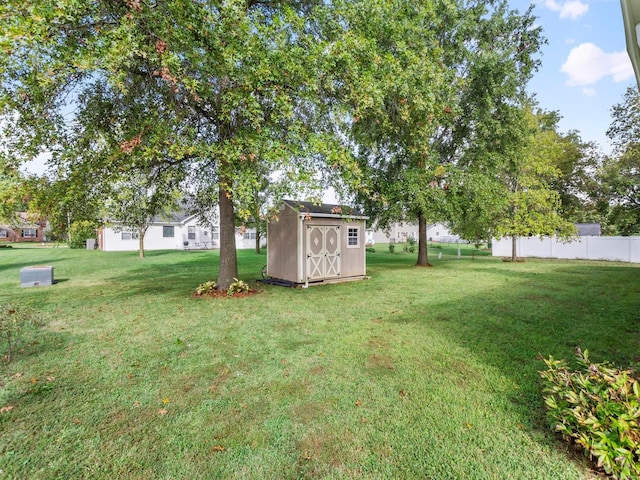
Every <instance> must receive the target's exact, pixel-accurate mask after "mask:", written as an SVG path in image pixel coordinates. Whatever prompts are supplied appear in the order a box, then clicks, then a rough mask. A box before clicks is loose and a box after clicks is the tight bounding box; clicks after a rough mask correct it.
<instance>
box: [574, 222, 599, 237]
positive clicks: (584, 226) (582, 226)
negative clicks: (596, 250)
mask: <svg viewBox="0 0 640 480" xmlns="http://www.w3.org/2000/svg"><path fill="white" fill-rule="evenodd" d="M576 228H577V229H578V235H579V236H580V237H599V236H600V235H602V229H601V228H600V224H599V223H576Z"/></svg>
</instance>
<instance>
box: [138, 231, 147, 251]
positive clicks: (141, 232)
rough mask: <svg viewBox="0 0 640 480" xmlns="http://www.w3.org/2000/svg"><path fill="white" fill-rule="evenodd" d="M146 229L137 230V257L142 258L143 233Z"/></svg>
mask: <svg viewBox="0 0 640 480" xmlns="http://www.w3.org/2000/svg"><path fill="white" fill-rule="evenodd" d="M145 232H146V229H143V228H139V229H138V256H139V257H140V258H144V233H145Z"/></svg>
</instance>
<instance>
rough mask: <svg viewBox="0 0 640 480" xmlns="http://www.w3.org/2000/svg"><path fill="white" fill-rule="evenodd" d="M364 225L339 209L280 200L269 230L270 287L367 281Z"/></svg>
mask: <svg viewBox="0 0 640 480" xmlns="http://www.w3.org/2000/svg"><path fill="white" fill-rule="evenodd" d="M366 220H367V217H366V216H364V215H362V214H361V213H359V212H356V211H354V210H353V209H352V208H350V207H346V206H342V205H329V204H321V205H316V204H314V203H311V202H298V201H293V200H284V201H283V203H282V204H281V206H280V210H279V212H278V218H277V220H273V221H271V222H270V223H269V225H268V227H267V243H268V245H269V247H268V248H267V272H266V273H267V276H268V277H270V279H269V280H268V281H270V282H273V283H279V284H285V285H291V286H294V285H297V286H302V285H304V286H308V285H312V284H321V283H335V282H345V281H351V280H361V279H363V278H366V273H367V262H366V248H365V230H366Z"/></svg>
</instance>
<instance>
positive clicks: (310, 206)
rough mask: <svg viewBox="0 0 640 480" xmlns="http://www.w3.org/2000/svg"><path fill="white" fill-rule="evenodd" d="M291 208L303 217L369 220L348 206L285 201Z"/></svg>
mask: <svg viewBox="0 0 640 480" xmlns="http://www.w3.org/2000/svg"><path fill="white" fill-rule="evenodd" d="M283 202H284V203H285V204H286V205H288V206H289V207H290V208H292V209H293V210H295V211H296V212H298V213H299V214H300V215H301V216H302V215H309V216H312V217H328V218H358V219H367V218H369V217H367V216H366V215H364V214H363V213H362V212H359V211H357V210H356V209H354V208H353V207H349V206H348V205H335V204H331V203H320V204H317V203H314V202H300V201H297V200H283Z"/></svg>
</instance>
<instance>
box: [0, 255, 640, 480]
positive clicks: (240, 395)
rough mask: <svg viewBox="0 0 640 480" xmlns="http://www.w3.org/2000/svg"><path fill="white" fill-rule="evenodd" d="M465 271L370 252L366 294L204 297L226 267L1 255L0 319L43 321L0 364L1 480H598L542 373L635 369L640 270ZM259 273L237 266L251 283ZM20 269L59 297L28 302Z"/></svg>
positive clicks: (358, 290)
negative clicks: (557, 419)
mask: <svg viewBox="0 0 640 480" xmlns="http://www.w3.org/2000/svg"><path fill="white" fill-rule="evenodd" d="M439 251H442V252H443V255H442V258H441V259H438V252H439ZM471 251H472V250H471V249H469V247H463V257H462V258H461V259H457V255H456V254H457V250H456V247H455V245H454V246H443V247H442V249H441V250H437V249H430V252H429V254H430V261H431V263H432V264H433V265H434V267H433V268H428V269H418V268H416V267H414V266H413V264H414V263H415V254H413V255H412V254H408V253H404V252H402V251H398V249H396V252H395V253H394V254H391V253H389V252H388V250H387V248H386V246H383V245H376V251H375V253H369V254H368V274H369V275H370V277H371V278H370V279H369V280H366V281H362V282H354V283H346V284H342V285H337V284H336V285H326V286H319V287H313V288H310V289H307V290H304V289H288V288H283V287H275V286H260V287H259V289H260V292H259V293H258V294H257V295H255V296H253V297H249V298H240V299H231V298H216V299H214V298H208V299H207V298H205V299H203V298H192V297H191V293H192V292H193V290H194V289H195V287H196V286H197V285H198V284H199V283H201V282H204V281H206V280H210V279H214V275H215V272H216V269H217V262H218V253H217V252H214V251H191V252H167V251H160V252H148V253H147V258H145V259H138V258H137V253H136V252H131V253H119V252H118V253H116V252H109V253H108V252H99V251H87V250H70V249H66V248H37V247H29V246H19V245H16V246H15V247H14V248H13V249H0V305H2V304H7V303H9V302H13V303H14V304H16V305H18V306H19V307H20V308H32V309H35V310H37V311H38V312H40V315H42V318H43V320H44V326H43V327H41V328H40V329H38V330H33V331H27V332H25V335H24V341H23V343H22V348H21V350H20V351H19V352H18V353H17V354H16V356H15V358H14V360H13V361H12V362H11V363H7V362H3V363H2V366H0V374H1V375H0V409H1V410H0V412H2V413H0V478H11V479H71V478H87V479H115V478H117V479H169V478H171V479H178V478H185V479H215V478H237V479H246V478H255V479H298V478H330V479H342V478H371V479H391V478H403V479H410V478H420V479H425V478H426V479H527V480H531V479H545V480H548V479H563V480H565V479H581V478H593V477H594V474H593V473H592V472H590V470H589V464H588V463H587V462H585V460H584V457H583V456H582V454H576V453H574V452H573V451H572V450H571V449H570V448H569V447H567V446H565V444H564V443H563V442H562V441H560V440H559V439H558V438H556V437H555V435H554V434H553V432H551V431H550V430H549V428H548V427H547V424H546V420H545V415H544V404H543V400H542V398H541V392H540V390H541V382H540V379H539V376H538V373H537V372H538V370H541V369H543V367H544V365H543V363H542V362H541V361H540V360H539V359H537V358H536V357H538V355H543V356H548V355H550V354H551V355H553V356H554V357H557V358H566V359H569V358H571V357H572V356H573V350H574V347H575V346H576V345H579V346H581V347H582V348H583V349H584V348H588V349H589V350H590V351H591V352H592V353H591V355H592V358H593V360H594V361H601V360H603V359H608V360H610V361H613V362H616V363H618V364H620V365H623V366H628V365H629V364H631V363H633V362H637V361H639V360H640V359H639V358H638V356H639V355H640V344H639V340H640V275H639V273H640V269H639V267H638V265H629V264H618V263H604V262H581V261H571V262H569V261H545V260H529V261H527V262H526V263H522V264H510V263H504V262H502V261H500V260H499V259H494V258H491V257H487V256H482V255H480V254H478V255H475V256H474V257H471V256H469V255H468V254H470V252H471ZM480 253H482V252H480ZM265 263H266V256H265V255H256V254H255V253H253V252H251V251H241V252H239V264H240V276H241V278H242V279H244V280H254V279H256V278H258V277H259V272H260V269H261V268H262V266H263V265H264V264H265ZM29 265H53V266H54V269H55V270H54V272H55V275H54V276H55V278H56V279H57V280H58V283H57V284H55V285H54V286H51V287H40V288H20V286H19V285H20V281H19V280H20V278H19V271H20V269H21V268H22V267H24V266H29Z"/></svg>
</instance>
